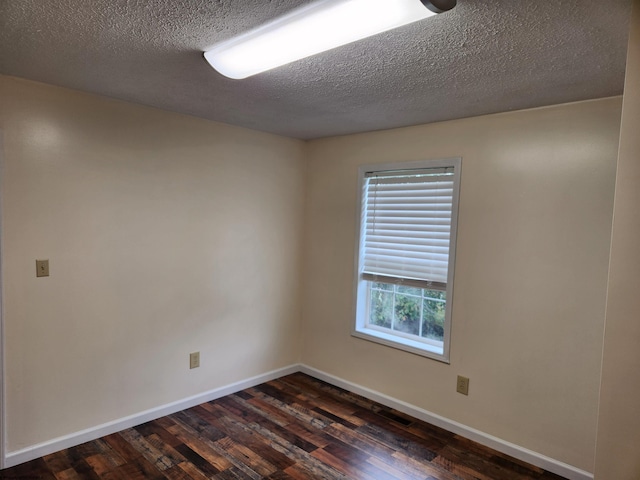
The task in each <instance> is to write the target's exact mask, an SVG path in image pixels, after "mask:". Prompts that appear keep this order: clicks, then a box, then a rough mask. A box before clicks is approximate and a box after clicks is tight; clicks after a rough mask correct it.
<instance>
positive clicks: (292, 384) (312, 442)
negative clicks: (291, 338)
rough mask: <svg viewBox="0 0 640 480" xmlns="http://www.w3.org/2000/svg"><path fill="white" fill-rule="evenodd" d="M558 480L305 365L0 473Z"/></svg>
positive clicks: (103, 478) (248, 479) (145, 479)
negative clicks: (333, 381)
mask: <svg viewBox="0 0 640 480" xmlns="http://www.w3.org/2000/svg"><path fill="white" fill-rule="evenodd" d="M4 479H6V480H27V479H29V480H35V479H39V480H205V479H214V480H260V479H267V480H316V479H327V480H394V479H398V480H417V479H420V480H562V478H561V477H559V476H558V475H554V474H551V473H549V472H545V471H544V470H542V469H540V468H538V467H534V466H532V465H529V464H527V463H525V462H522V461H520V460H517V459H514V458H512V457H509V456H508V455H505V454H502V453H500V452H497V451H495V450H492V449H490V448H488V447H485V446H482V445H480V444H477V443H475V442H472V441H471V440H468V439H465V438H463V437H460V436H458V435H455V434H453V433H451V432H447V431H445V430H442V429H441V428H439V427H436V426H434V425H429V424H427V423H425V422H422V421H420V420H418V419H415V418H412V417H410V416H408V415H406V414H404V413H402V412H398V411H396V410H394V409H392V408H388V407H386V406H383V405H380V404H378V403H376V402H373V401H371V400H369V399H367V398H364V397H362V396H360V395H357V394H355V393H352V392H349V391H347V390H344V389H341V388H337V387H334V386H332V385H330V384H328V383H326V382H323V381H322V380H318V379H315V378H313V377H310V376H308V375H305V374H302V373H295V374H292V375H287V376H285V377H281V378H279V379H276V380H272V381H270V382H266V383H264V384H262V385H257V386H255V387H252V388H247V389H245V390H242V391H240V392H236V393H234V394H232V395H228V396H226V397H222V398H219V399H216V400H213V401H211V402H207V403H204V404H202V405H198V406H196V407H193V408H190V409H187V410H184V411H182V412H177V413H175V414H172V415H169V416H166V417H162V418H159V419H157V420H153V421H151V422H146V423H144V424H141V425H138V426H136V427H134V428H129V429H125V430H123V431H121V432H118V433H115V434H112V435H107V436H105V437H103V438H101V439H98V440H95V441H93V442H87V443H84V444H82V445H78V446H76V447H72V448H69V449H65V450H62V451H60V452H56V453H53V454H51V455H47V456H45V457H43V458H39V459H36V460H33V461H31V462H27V463H25V464H22V465H18V466H16V467H13V468H9V469H5V470H2V471H0V480H4Z"/></svg>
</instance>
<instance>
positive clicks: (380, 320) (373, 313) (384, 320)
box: [369, 283, 393, 328]
mask: <svg viewBox="0 0 640 480" xmlns="http://www.w3.org/2000/svg"><path fill="white" fill-rule="evenodd" d="M372 285H373V286H375V285H384V284H378V283H374V284H372ZM369 312H370V314H369V323H370V324H371V325H377V326H379V327H385V328H391V322H392V319H393V291H383V290H376V289H373V288H372V289H371V308H370V310H369Z"/></svg>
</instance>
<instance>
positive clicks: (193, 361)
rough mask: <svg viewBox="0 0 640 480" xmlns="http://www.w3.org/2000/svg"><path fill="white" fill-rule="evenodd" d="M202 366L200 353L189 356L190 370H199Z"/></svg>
mask: <svg viewBox="0 0 640 480" xmlns="http://www.w3.org/2000/svg"><path fill="white" fill-rule="evenodd" d="M199 366H200V352H193V353H190V354H189V368H198V367H199Z"/></svg>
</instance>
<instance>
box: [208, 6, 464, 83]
mask: <svg viewBox="0 0 640 480" xmlns="http://www.w3.org/2000/svg"><path fill="white" fill-rule="evenodd" d="M450 4H453V5H452V6H451V7H450V8H453V6H455V0H320V1H316V2H313V3H311V4H309V5H305V6H303V7H301V8H298V9H296V10H294V11H292V12H290V13H289V14H287V15H284V16H282V17H280V18H277V19H276V20H273V21H271V22H269V23H267V24H265V25H263V26H261V27H258V28H255V29H253V30H251V31H249V32H247V33H244V34H241V35H239V36H237V37H234V38H231V39H230V40H227V41H225V42H222V43H220V44H218V45H216V46H214V47H213V48H211V49H210V50H207V51H206V52H205V53H204V57H205V59H206V60H207V62H209V64H210V65H211V66H212V67H213V68H215V69H216V70H217V71H218V72H220V73H221V74H223V75H225V76H227V77H229V78H235V79H240V78H246V77H249V76H251V75H255V74H257V73H260V72H264V71H266V70H270V69H272V68H275V67H279V66H281V65H285V64H287V63H290V62H293V61H295V60H300V59H302V58H305V57H308V56H311V55H315V54H317V53H320V52H324V51H326V50H330V49H332V48H335V47H339V46H341V45H346V44H348V43H351V42H354V41H357V40H360V39H363V38H366V37H370V36H372V35H375V34H377V33H381V32H384V31H387V30H391V29H394V28H397V27H401V26H403V25H407V24H409V23H413V22H416V21H418V20H422V19H424V18H427V17H430V16H432V15H435V14H436V13H439V12H441V11H444V10H443V8H446V7H447V5H450ZM425 6H426V7H427V8H425Z"/></svg>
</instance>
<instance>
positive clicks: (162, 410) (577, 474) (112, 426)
mask: <svg viewBox="0 0 640 480" xmlns="http://www.w3.org/2000/svg"><path fill="white" fill-rule="evenodd" d="M295 372H303V373H306V374H307V375H310V376H312V377H315V378H318V379H320V380H324V381H325V382H327V383H330V384H332V385H335V386H337V387H341V388H344V389H345V390H349V391H350V392H353V393H357V394H358V395H362V396H363V397H366V398H368V399H370V400H373V401H375V402H378V403H381V404H382V405H386V406H387V407H391V408H394V409H396V410H398V411H400V412H403V413H406V414H407V415H411V416H412V417H415V418H417V419H420V420H423V421H425V422H428V423H430V424H432V425H436V426H438V427H440V428H444V429H445V430H447V431H449V432H453V433H455V434H458V435H461V436H463V437H465V438H468V439H470V440H473V441H474V442H478V443H480V444H481V445H485V446H487V447H490V448H493V449H495V450H497V451H499V452H502V453H504V454H506V455H510V456H512V457H514V458H517V459H519V460H522V461H524V462H527V463H530V464H531V465H535V466H537V467H540V468H544V469H545V470H548V471H550V472H553V473H555V474H557V475H561V476H563V477H565V478H568V479H570V480H593V474H591V473H589V472H586V471H584V470H580V469H578V468H575V467H572V466H571V465H567V464H566V463H562V462H559V461H558V460H554V459H553V458H549V457H547V456H545V455H541V454H539V453H536V452H533V451H531V450H528V449H526V448H523V447H520V446H518V445H515V444H513V443H510V442H507V441H505V440H502V439H500V438H497V437H494V436H492V435H489V434H487V433H484V432H481V431H479V430H476V429H474V428H471V427H467V426H466V425H462V424H461V423H458V422H455V421H453V420H449V419H447V418H445V417H442V416H440V415H437V414H435V413H432V412H429V411H427V410H424V409H422V408H419V407H416V406H414V405H411V404H409V403H406V402H403V401H401V400H397V399H395V398H393V397H390V396H388V395H385V394H383V393H380V392H376V391H375V390H371V389H369V388H366V387H363V386H361V385H358V384H356V383H352V382H349V381H347V380H344V379H342V378H339V377H335V376H333V375H330V374H328V373H325V372H323V371H321V370H317V369H315V368H312V367H309V366H307V365H290V366H288V367H284V368H280V369H278V370H273V371H271V372H267V373H264V374H262V375H257V376H255V377H251V378H248V379H246V380H242V381H240V382H236V383H232V384H230V385H226V386H224V387H220V388H216V389H213V390H209V391H208V392H204V393H201V394H198V395H194V396H192V397H188V398H185V399H182V400H178V401H176V402H172V403H168V404H166V405H161V406H159V407H156V408H152V409H150V410H146V411H144V412H140V413H137V414H134V415H130V416H128V417H124V418H121V419H118V420H114V421H112V422H108V423H104V424H102V425H98V426H96V427H92V428H88V429H86V430H82V431H79V432H75V433H71V434H69V435H65V436H62V437H58V438H54V439H53V440H49V441H47V442H43V443H39V444H37V445H32V446H30V447H27V448H23V449H21V450H16V451H13V452H8V453H7V454H6V457H5V458H4V468H8V467H12V466H14V465H19V464H21V463H24V462H28V461H29V460H34V459H36V458H39V457H42V456H44V455H48V454H50V453H54V452H58V451H60V450H64V449H65V448H70V447H73V446H76V445H80V444H81V443H85V442H89V441H91V440H95V439H97V438H100V437H104V436H105V435H110V434H112V433H116V432H119V431H121V430H124V429H127V428H131V427H135V426H136V425H140V424H142V423H145V422H149V421H151V420H155V419H156V418H160V417H164V416H165V415H170V414H172V413H176V412H179V411H181V410H185V409H187V408H191V407H194V406H196V405H200V404H201V403H205V402H210V401H211V400H215V399H216V398H220V397H224V396H225V395H230V394H232V393H236V392H239V391H240V390H244V389H245V388H250V387H254V386H256V385H259V384H261V383H264V382H268V381H270V380H274V379H276V378H280V377H282V376H285V375H289V374H291V373H295Z"/></svg>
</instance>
